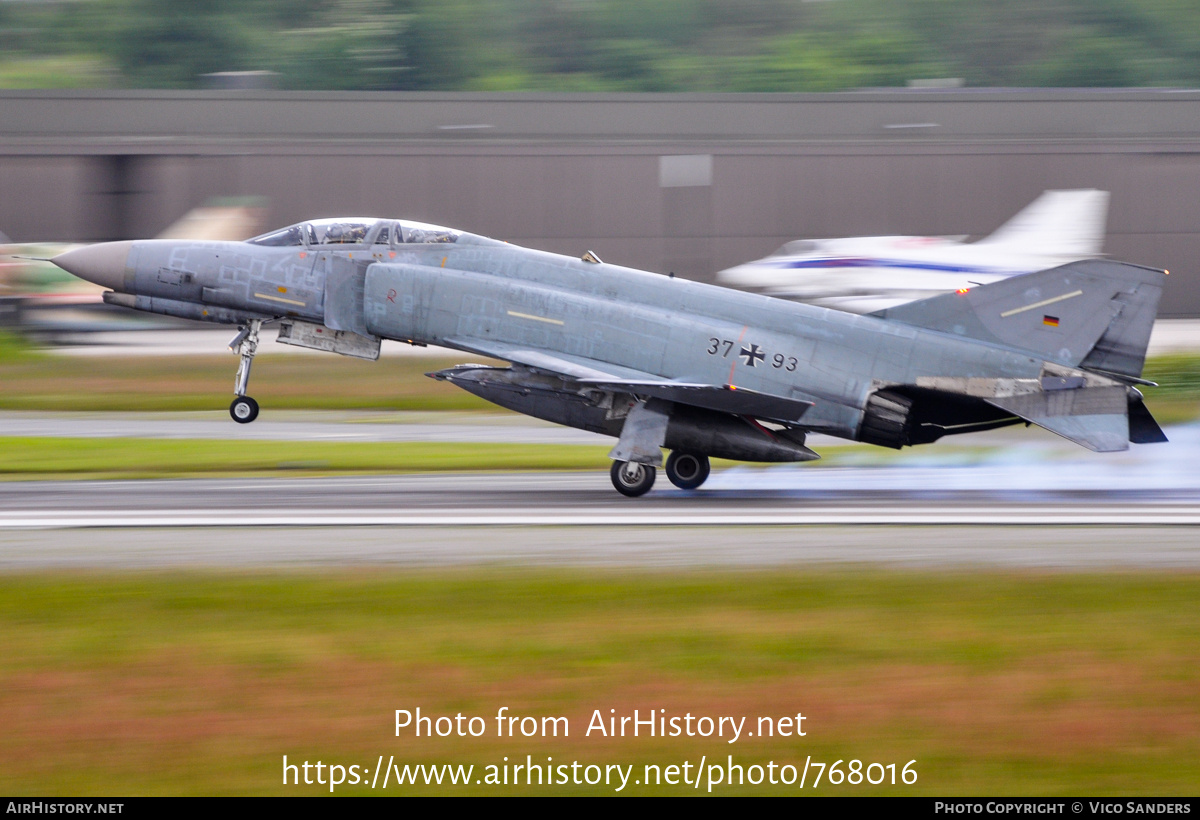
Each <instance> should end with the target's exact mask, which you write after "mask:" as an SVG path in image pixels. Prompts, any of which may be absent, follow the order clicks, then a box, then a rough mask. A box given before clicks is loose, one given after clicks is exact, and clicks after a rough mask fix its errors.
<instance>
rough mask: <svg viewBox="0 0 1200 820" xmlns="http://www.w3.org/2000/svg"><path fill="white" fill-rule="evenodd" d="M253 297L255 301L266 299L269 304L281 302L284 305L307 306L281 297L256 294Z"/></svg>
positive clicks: (304, 303)
mask: <svg viewBox="0 0 1200 820" xmlns="http://www.w3.org/2000/svg"><path fill="white" fill-rule="evenodd" d="M254 296H255V298H257V299H267V300H268V301H271V302H283V303H284V304H285V305H299V306H300V307H304V306H305V305H306V304H307V303H306V302H298V301H296V300H295V299H284V298H283V297H281V296H272V295H271V294H269V293H256V294H254Z"/></svg>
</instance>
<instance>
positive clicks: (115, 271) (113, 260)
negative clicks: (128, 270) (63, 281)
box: [50, 242, 133, 291]
mask: <svg viewBox="0 0 1200 820" xmlns="http://www.w3.org/2000/svg"><path fill="white" fill-rule="evenodd" d="M132 248H133V243H132V242H101V243H100V244H99V245H88V246H87V247H85V248H76V249H75V250H72V251H67V252H66V253H60V254H59V255H58V256H56V257H54V258H53V259H51V260H50V261H51V262H53V263H54V264H56V265H58V266H59V267H60V268H62V269H63V270H65V271H66V272H67V273H71V274H74V275H75V276H78V277H79V278H80V279H86V280H88V281H89V282H95V283H96V284H97V285H100V286H101V287H105V288H109V289H111V290H119V291H123V290H125V265H126V262H127V260H128V259H129V251H130V250H131V249H132Z"/></svg>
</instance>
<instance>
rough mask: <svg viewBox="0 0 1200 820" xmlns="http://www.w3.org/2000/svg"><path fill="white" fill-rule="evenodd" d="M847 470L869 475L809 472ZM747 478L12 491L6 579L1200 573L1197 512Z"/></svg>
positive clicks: (1156, 502)
mask: <svg viewBox="0 0 1200 820" xmlns="http://www.w3.org/2000/svg"><path fill="white" fill-rule="evenodd" d="M766 472H769V471H766ZM839 472H842V473H847V474H858V473H860V471H859V470H856V469H845V470H838V469H836V468H835V469H822V470H810V471H809V474H812V475H817V474H818V473H820V474H825V475H828V476H829V477H832V476H833V475H834V474H836V473H839ZM898 474H900V475H903V474H904V470H899V471H898ZM739 478H743V479H744V478H745V476H744V475H740V474H739V470H737V469H734V470H727V471H724V472H723V473H719V474H716V475H714V477H713V479H710V483H712V484H713V489H707V488H706V489H705V490H702V491H696V492H683V491H680V490H676V489H674V488H671V487H670V486H669V485H667V484H666V483H665V482H663V484H664V487H659V488H656V489H655V490H654V491H653V492H652V493H651V494H649V495H648V496H646V497H643V498H641V499H626V498H624V497H622V496H619V495H617V494H616V493H615V492H614V491H613V490H612V489H611V487H609V486H608V479H607V476H606V475H605V474H604V473H602V472H597V473H522V474H497V475H409V476H381V477H349V478H332V479H275V480H270V479H268V480H263V479H199V480H180V481H97V482H86V481H80V482H9V483H4V484H0V571H2V570H9V571H11V570H18V571H19V570H24V569H32V568H38V567H41V568H48V567H77V568H82V567H96V568H106V567H107V568H118V567H125V568H128V567H180V566H188V567H263V566H267V567H287V566H308V565H356V564H396V565H404V566H429V565H460V564H478V563H487V564H492V563H499V564H519V565H529V564H538V565H557V564H580V565H606V566H684V565H687V566H746V567H753V566H764V565H772V564H795V563H810V562H818V563H824V562H838V563H880V564H889V565H891V564H896V565H913V566H943V567H955V566H993V567H1063V568H1070V569H1099V568H1112V567H1124V568H1136V567H1144V568H1164V567H1178V568H1187V569H1193V570H1195V569H1200V538H1197V537H1196V535H1197V525H1200V501H1197V499H1196V498H1190V499H1185V498H1180V497H1174V498H1164V497H1160V496H1161V494H1159V493H1153V492H1150V493H1147V492H1143V491H1122V492H1108V491H1087V490H1077V491H1058V492H1050V493H1035V494H1032V495H1031V496H1029V497H1027V498H1025V499H1024V500H1022V499H1018V498H1007V497H1005V496H1004V495H1003V494H998V493H993V492H984V491H972V490H962V491H954V492H950V491H945V490H942V491H928V490H925V489H921V488H919V487H915V486H914V485H912V484H906V483H903V482H901V483H899V484H896V485H893V486H892V487H891V488H890V489H887V490H866V489H857V490H856V489H826V490H824V491H811V492H810V491H804V490H798V489H789V490H754V491H747V490H743V489H738V488H736V486H735V487H731V486H730V484H731V483H732V484H736V483H738V481H737V480H738V479H739ZM833 483H836V482H833ZM901 488H907V489H901ZM834 525H837V526H834ZM931 525H936V526H931Z"/></svg>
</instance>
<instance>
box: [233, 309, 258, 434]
mask: <svg viewBox="0 0 1200 820" xmlns="http://www.w3.org/2000/svg"><path fill="white" fill-rule="evenodd" d="M261 328H262V320H261V319H251V320H250V324H249V325H247V326H245V327H243V328H242V329H241V331H240V332H239V333H238V335H237V336H235V337H234V339H233V341H232V342H230V343H229V349H230V350H236V351H237V354H238V355H239V356H241V357H242V360H241V362H240V363H239V364H238V371H237V382H236V383H235V384H234V387H233V393H234V395H235V396H237V398H236V399H234V400H233V404H231V405H229V415H230V416H231V417H232V418H233V420H234V421H236V422H237V423H238V424H249V423H250V422H252V421H254V420H255V419H256V418H258V402H256V401H255V400H254V399H252V398H250V397H249V396H247V395H246V386H247V385H248V384H249V383H250V363H251V362H253V361H254V354H255V353H257V352H258V331H259V330H260V329H261Z"/></svg>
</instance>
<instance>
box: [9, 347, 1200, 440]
mask: <svg viewBox="0 0 1200 820" xmlns="http://www.w3.org/2000/svg"><path fill="white" fill-rule="evenodd" d="M469 361H484V362H486V361H487V360H486V359H480V357H478V356H472V355H470V354H466V353H464V354H461V355H459V356H456V357H454V358H452V359H424V358H408V357H396V358H384V359H380V360H379V361H377V362H366V361H360V360H357V359H350V358H346V357H342V356H295V355H286V354H273V355H272V354H264V355H261V356H259V357H258V358H257V359H256V360H255V363H254V372H253V376H252V378H251V387H252V389H251V391H250V392H251V395H253V396H254V397H255V398H256V399H257V400H258V401H259V403H260V404H261V405H262V406H263V407H266V408H272V409H320V410H350V409H371V410H375V409H378V410H459V411H494V410H496V407H495V405H492V404H489V403H488V402H485V401H484V400H483V399H480V398H478V397H476V396H472V395H471V394H470V393H467V392H465V391H463V390H460V389H458V388H456V387H454V386H452V385H449V384H446V383H444V382H435V381H434V380H432V379H428V378H426V377H425V376H424V374H425V373H427V372H430V371H433V370H440V369H442V368H445V367H449V366H451V365H454V364H461V363H463V362H469ZM236 371H237V359H236V358H235V357H234V356H232V355H228V356H166V357H121V358H113V359H96V358H92V357H72V356H52V355H47V354H44V353H38V352H36V351H33V350H31V349H29V348H28V346H25V345H22V344H21V343H19V342H17V341H16V340H14V339H13V338H12V337H8V338H7V340H6V339H5V338H4V337H3V336H0V384H3V385H4V390H3V391H0V409H8V410H65V411H84V410H103V411H113V412H127V411H128V412H143V411H168V410H223V409H225V408H226V407H228V406H229V402H230V401H232V398H233V380H234V374H235V373H236ZM1145 376H1146V378H1148V379H1151V380H1153V381H1157V382H1159V384H1160V385H1161V386H1160V387H1148V388H1143V392H1144V393H1145V395H1146V403H1147V406H1148V407H1149V408H1150V410H1151V412H1152V413H1154V414H1155V417H1156V418H1159V419H1160V420H1161V421H1163V422H1165V423H1174V422H1181V421H1187V420H1190V419H1194V418H1196V417H1197V415H1200V355H1193V354H1175V355H1170V356H1160V357H1157V358H1154V359H1151V360H1150V361H1149V362H1148V363H1147V366H1146V373H1145Z"/></svg>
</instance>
